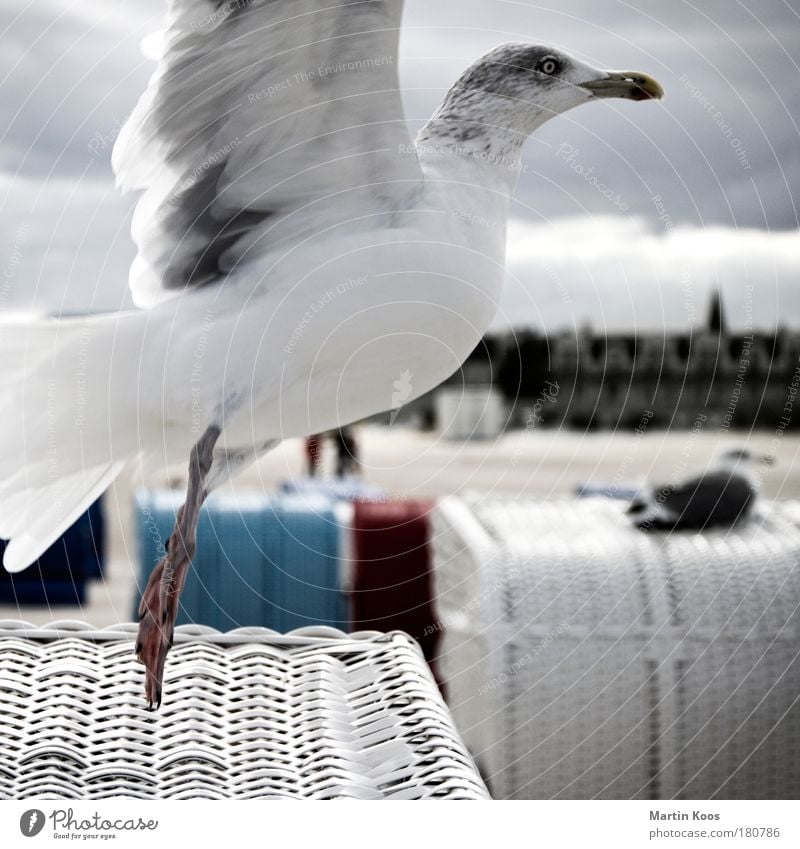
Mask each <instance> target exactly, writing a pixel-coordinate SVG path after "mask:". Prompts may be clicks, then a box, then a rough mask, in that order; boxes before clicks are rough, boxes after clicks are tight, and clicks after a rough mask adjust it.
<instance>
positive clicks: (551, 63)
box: [537, 56, 558, 76]
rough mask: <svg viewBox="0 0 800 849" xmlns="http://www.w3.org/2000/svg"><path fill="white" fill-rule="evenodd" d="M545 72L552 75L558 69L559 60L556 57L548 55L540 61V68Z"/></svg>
mask: <svg viewBox="0 0 800 849" xmlns="http://www.w3.org/2000/svg"><path fill="white" fill-rule="evenodd" d="M537 70H539V71H541V72H542V73H543V74H548V75H549V76H552V75H553V74H554V73H555V72H556V71H557V70H558V61H557V60H556V59H554V58H553V57H552V56H548V57H547V58H545V59H542V61H541V62H540V63H539V67H538V69H537Z"/></svg>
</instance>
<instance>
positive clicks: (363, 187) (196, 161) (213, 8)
mask: <svg viewBox="0 0 800 849" xmlns="http://www.w3.org/2000/svg"><path fill="white" fill-rule="evenodd" d="M402 7H403V0H227V2H217V0H169V9H168V13H167V20H166V30H165V32H164V33H163V36H162V40H161V43H160V46H159V48H158V53H159V56H160V58H159V60H158V67H157V69H156V72H155V74H154V76H153V78H152V80H151V82H150V86H149V88H148V89H147V91H146V92H145V93H144V95H143V96H142V98H141V99H140V101H139V103H138V104H137V106H136V108H135V110H134V111H133V113H132V114H131V116H130V118H129V119H128V121H127V123H126V124H125V126H124V128H123V130H122V132H121V133H120V136H119V139H118V140H117V143H116V145H115V148H114V155H113V166H114V170H115V172H116V174H117V177H118V183H119V185H120V186H121V187H122V188H123V189H127V190H131V189H143V190H145V194H144V196H143V198H142V200H141V201H140V202H139V205H138V207H137V210H136V215H135V217H134V224H133V235H134V239H135V241H136V243H137V245H138V248H139V255H138V257H137V259H136V261H135V262H134V265H133V268H132V270H131V288H132V290H133V294H134V298H135V300H136V301H137V303H139V304H141V305H150V304H153V303H155V302H157V301H158V300H160V299H162V298H163V297H165V296H168V295H169V294H170V293H172V292H175V291H180V290H182V289H184V288H185V287H187V286H201V285H204V284H206V283H210V282H214V281H216V280H219V279H220V278H222V277H224V276H225V275H226V274H227V273H228V272H229V271H230V270H231V269H232V268H233V267H234V266H236V264H237V263H239V262H242V261H247V259H248V258H249V256H252V252H253V250H258V251H260V250H261V249H262V248H263V249H269V248H270V247H271V246H274V245H275V244H279V243H280V242H281V241H282V240H286V239H287V238H290V239H291V240H292V241H293V242H294V243H296V242H297V241H298V240H300V239H302V238H305V237H308V236H311V235H313V234H314V233H315V232H318V231H320V230H322V229H324V228H325V227H326V226H332V225H333V224H335V223H336V222H335V221H334V220H332V219H333V217H334V211H335V210H336V208H337V204H338V208H339V209H340V210H341V209H342V207H344V208H345V209H347V208H348V207H350V203H349V201H348V198H351V199H352V198H353V197H354V195H353V193H354V192H359V191H360V192H361V194H360V195H359V199H358V202H357V203H356V202H353V204H352V208H354V209H355V208H357V209H359V210H363V211H364V213H365V214H371V213H373V212H376V211H377V212H380V209H381V207H383V208H385V209H387V210H389V209H391V208H396V207H397V205H398V204H397V196H398V194H399V193H403V192H409V191H411V188H410V187H411V186H413V185H414V183H415V182H416V181H417V180H418V179H419V178H420V176H421V173H420V169H419V163H418V161H417V158H416V155H415V153H414V148H413V146H412V145H411V140H410V137H409V134H408V130H407V127H406V124H405V120H404V116H403V108H402V103H401V98H400V92H399V85H398V77H397V44H398V37H399V27H400V18H401V15H402ZM365 195H366V196H367V199H368V200H369V201H370V203H367V204H366V207H367V208H366V209H365V208H364V207H365V204H364V196H365ZM370 207H371V208H370ZM341 215H342V213H341V212H340V213H339V216H340V218H341Z"/></svg>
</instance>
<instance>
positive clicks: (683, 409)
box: [408, 293, 800, 430]
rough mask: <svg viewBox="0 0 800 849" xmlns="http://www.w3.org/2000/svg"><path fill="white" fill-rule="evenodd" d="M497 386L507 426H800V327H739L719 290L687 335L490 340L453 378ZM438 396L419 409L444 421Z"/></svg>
mask: <svg viewBox="0 0 800 849" xmlns="http://www.w3.org/2000/svg"><path fill="white" fill-rule="evenodd" d="M459 385H465V386H493V387H494V388H495V389H496V390H500V391H501V392H502V395H503V396H504V398H505V402H506V407H507V415H506V419H507V426H508V427H526V426H530V425H531V423H532V422H533V423H535V424H536V425H542V426H568V427H575V428H580V429H582V430H583V429H594V428H602V429H615V428H622V429H632V428H636V427H637V426H639V425H640V424H642V422H646V424H647V425H648V426H649V427H659V428H668V427H676V428H681V429H685V428H691V427H693V426H694V425H695V424H697V423H701V424H702V425H703V427H704V428H708V427H714V428H723V429H725V428H734V429H737V430H741V429H750V428H753V427H756V428H759V429H772V430H778V429H780V430H788V429H795V428H800V401H798V402H797V411H796V412H795V411H794V399H795V395H796V393H797V392H798V387H800V332H797V331H789V330H786V329H783V328H778V329H776V330H775V331H774V332H771V333H747V332H736V331H733V330H730V329H729V328H728V326H727V323H726V321H725V315H724V309H723V304H722V299H721V297H720V295H719V293H715V295H714V297H713V298H712V302H711V305H710V307H709V311H708V320H707V322H706V325H705V327H698V328H694V329H693V330H692V331H690V332H686V333H672V334H670V333H611V334H604V333H598V332H596V331H594V330H592V329H591V328H590V327H586V328H582V329H580V330H579V331H578V332H577V333H576V332H572V331H564V332H560V333H557V334H552V335H548V336H545V335H542V334H538V333H536V332H533V331H530V332H525V333H522V334H520V333H516V334H514V335H506V336H502V337H497V336H493V337H492V336H490V337H487V338H486V339H485V340H484V341H483V342H482V343H481V344H480V345H479V346H478V347H477V348H476V349H475V351H474V352H473V354H472V355H471V356H470V358H469V359H468V361H467V362H466V363H465V364H464V366H463V367H462V369H461V370H460V371H459V372H458V373H457V374H456V375H454V376H453V377H452V378H450V380H448V381H447V383H446V387H449V388H450V390H451V391H452V389H453V388H454V387H457V386H459ZM434 395H435V393H431V394H430V395H428V396H425V397H424V398H421V399H419V400H418V401H416V402H414V404H413V405H411V406H410V409H409V411H408V412H409V415H413V416H415V417H416V419H417V420H418V421H420V422H427V423H433V422H435V404H434V399H433V396H434Z"/></svg>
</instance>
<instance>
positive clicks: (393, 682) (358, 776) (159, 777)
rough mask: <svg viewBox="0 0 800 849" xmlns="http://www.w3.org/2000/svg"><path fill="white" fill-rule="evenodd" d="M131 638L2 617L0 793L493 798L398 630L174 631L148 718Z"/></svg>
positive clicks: (121, 629) (120, 631) (121, 631)
mask: <svg viewBox="0 0 800 849" xmlns="http://www.w3.org/2000/svg"><path fill="white" fill-rule="evenodd" d="M135 632H136V628H135V626H133V625H123V626H118V627H115V628H109V629H106V630H95V629H92V628H90V627H87V626H86V625H81V624H79V623H68V622H61V623H54V624H53V625H51V626H48V627H46V628H35V627H33V626H31V625H29V624H26V623H22V622H0V739H2V741H3V742H2V746H0V798H3V799H32V798H38V799H41V798H46V799H102V798H110V797H126V798H137V799H155V798H177V799H190V798H208V799H222V798H238V799H265V798H299V799H334V798H357V799H382V798H391V799H439V798H441V799H482V798H488V794H487V791H486V788H485V786H484V784H483V782H482V781H481V779H480V777H479V775H478V774H477V772H476V770H475V767H474V764H473V762H472V760H471V758H470V756H469V754H468V753H467V751H466V749H465V748H464V746H463V744H462V743H461V741H460V740H459V738H458V735H457V733H456V732H455V729H454V727H453V724H452V721H451V718H450V715H449V713H448V711H447V708H446V706H445V704H444V702H443V701H442V699H441V696H440V695H439V692H438V690H437V689H436V686H435V684H434V682H433V679H432V677H431V674H430V672H429V671H428V667H427V665H426V664H425V662H424V660H423V658H422V655H421V653H420V651H419V648H418V647H417V645H416V643H414V642H413V641H412V640H411V639H410V638H409V637H408V636H406V635H405V634H401V633H391V634H386V635H384V634H377V633H374V632H364V633H360V634H353V635H351V636H347V635H345V634H342V633H341V632H339V631H335V630H333V629H330V628H313V629H303V630H300V631H295V632H293V633H291V634H287V635H278V634H275V633H274V632H272V631H268V630H266V629H260V628H243V629H240V630H237V631H232V632H230V633H227V634H220V633H219V632H216V631H212V630H211V629H208V628H202V627H198V626H181V627H179V628H178V629H177V631H176V639H175V648H174V649H173V651H172V653H171V654H170V658H169V662H168V664H167V673H166V683H165V701H164V704H163V705H162V707H161V709H160V710H159V711H157V712H149V711H148V710H147V709H146V706H145V702H144V699H143V696H142V675H143V672H142V667H141V666H140V665H139V664H138V663H136V661H135V659H134V656H133V644H132V643H133V639H134V636H135Z"/></svg>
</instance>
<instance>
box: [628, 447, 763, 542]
mask: <svg viewBox="0 0 800 849" xmlns="http://www.w3.org/2000/svg"><path fill="white" fill-rule="evenodd" d="M772 462H773V458H772V457H771V456H769V455H763V456H762V455H757V454H754V453H753V452H752V451H750V450H749V449H747V448H736V449H731V450H729V451H725V452H723V453H722V454H720V455H719V458H718V459H717V461H716V462H715V463H714V464H713V465H712V466H711V467H710V468H709V469H707V470H706V471H705V472H703V473H702V474H700V475H695V476H693V477H690V478H687V479H686V480H683V481H679V482H677V483H667V484H663V485H659V486H654V487H646V488H645V490H644V491H643V492H642V493H641V494H640V495H638V496H637V497H636V498H635V499H634V500H633V501H632V502H631V505H630V507H629V508H628V515H629V516H630V517H631V518H632V520H633V521H634V522H635V523H636V525H637V527H638V528H640V529H641V530H643V531H649V530H660V531H665V530H696V531H701V530H705V529H706V528H711V527H716V526H721V525H729V526H730V525H733V524H734V523H735V522H737V521H740V520H741V519H744V518H746V517H747V516H749V515H750V513H751V512H752V510H753V506H754V504H755V502H756V498H757V495H758V490H759V481H758V478H757V476H756V474H755V468H756V466H757V464H765V465H768V464H771V463H772Z"/></svg>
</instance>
